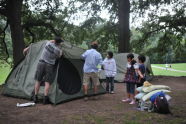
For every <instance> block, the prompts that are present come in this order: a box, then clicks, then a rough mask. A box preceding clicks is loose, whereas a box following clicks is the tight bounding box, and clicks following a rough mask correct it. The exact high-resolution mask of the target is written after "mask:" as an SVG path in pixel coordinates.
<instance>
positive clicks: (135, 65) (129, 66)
mask: <svg viewBox="0 0 186 124" xmlns="http://www.w3.org/2000/svg"><path fill="white" fill-rule="evenodd" d="M133 66H134V69H139V65H138V63H135V64H134V65H133ZM127 68H131V64H130V63H129V62H128V63H127Z"/></svg>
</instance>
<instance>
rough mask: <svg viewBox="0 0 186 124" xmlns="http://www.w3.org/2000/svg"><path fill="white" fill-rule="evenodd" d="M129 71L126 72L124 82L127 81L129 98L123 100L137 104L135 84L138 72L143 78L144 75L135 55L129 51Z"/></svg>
mask: <svg viewBox="0 0 186 124" xmlns="http://www.w3.org/2000/svg"><path fill="white" fill-rule="evenodd" d="M127 61H128V63H127V72H126V74H125V78H124V82H125V83H126V89H127V99H124V100H122V101H123V102H130V103H129V104H135V99H134V95H135V84H136V82H137V80H138V76H137V75H138V74H139V76H140V77H141V78H143V75H142V74H141V72H140V71H139V66H138V64H137V63H136V61H135V60H134V55H133V54H132V53H129V54H128V55H127Z"/></svg>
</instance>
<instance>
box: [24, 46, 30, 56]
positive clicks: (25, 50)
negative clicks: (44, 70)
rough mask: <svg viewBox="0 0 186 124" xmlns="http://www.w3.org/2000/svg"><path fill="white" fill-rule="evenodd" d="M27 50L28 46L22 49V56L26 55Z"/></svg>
mask: <svg viewBox="0 0 186 124" xmlns="http://www.w3.org/2000/svg"><path fill="white" fill-rule="evenodd" d="M28 50H29V47H26V48H24V50H23V55H24V56H26V55H27V53H28Z"/></svg>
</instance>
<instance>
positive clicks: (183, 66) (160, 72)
mask: <svg viewBox="0 0 186 124" xmlns="http://www.w3.org/2000/svg"><path fill="white" fill-rule="evenodd" d="M151 65H152V66H153V65H154V66H158V67H164V68H165V64H151ZM171 68H172V69H175V70H180V71H186V63H179V64H171ZM152 71H153V73H154V75H163V76H186V72H175V71H170V70H163V69H159V68H154V67H152Z"/></svg>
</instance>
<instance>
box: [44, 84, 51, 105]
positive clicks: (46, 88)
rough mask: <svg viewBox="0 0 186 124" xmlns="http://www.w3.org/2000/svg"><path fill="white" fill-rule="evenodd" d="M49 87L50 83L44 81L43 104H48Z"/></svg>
mask: <svg viewBox="0 0 186 124" xmlns="http://www.w3.org/2000/svg"><path fill="white" fill-rule="evenodd" d="M49 89H50V83H49V82H45V90H44V99H43V104H48V103H49V98H48V92H49Z"/></svg>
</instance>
